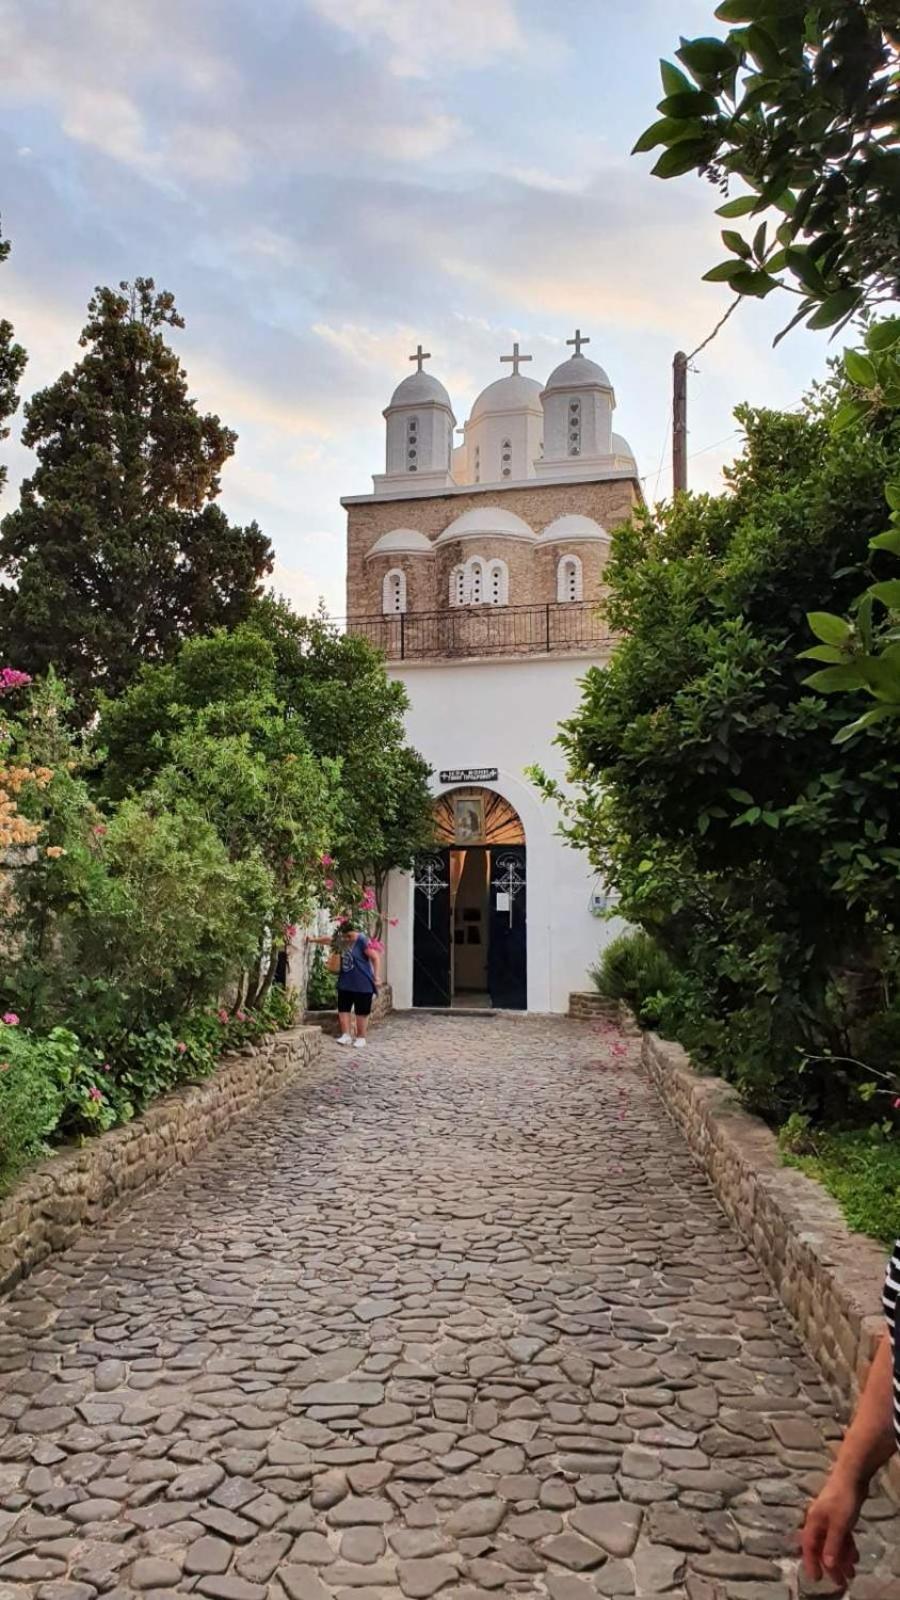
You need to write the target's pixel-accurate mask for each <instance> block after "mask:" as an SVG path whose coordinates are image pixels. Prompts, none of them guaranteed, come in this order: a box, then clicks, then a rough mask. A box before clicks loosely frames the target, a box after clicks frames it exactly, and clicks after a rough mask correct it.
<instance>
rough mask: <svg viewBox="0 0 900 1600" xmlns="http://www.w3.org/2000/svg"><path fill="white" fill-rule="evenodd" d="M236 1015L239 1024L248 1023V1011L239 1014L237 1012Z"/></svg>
mask: <svg viewBox="0 0 900 1600" xmlns="http://www.w3.org/2000/svg"><path fill="white" fill-rule="evenodd" d="M235 1015H236V1017H237V1019H238V1022H246V1021H247V1013H246V1011H237V1012H235Z"/></svg>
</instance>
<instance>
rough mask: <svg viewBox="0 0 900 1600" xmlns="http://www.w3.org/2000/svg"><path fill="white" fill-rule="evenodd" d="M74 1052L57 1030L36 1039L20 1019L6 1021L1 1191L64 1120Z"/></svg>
mask: <svg viewBox="0 0 900 1600" xmlns="http://www.w3.org/2000/svg"><path fill="white" fill-rule="evenodd" d="M7 1015H8V1016H9V1017H13V1016H14V1015H15V1013H12V1012H9V1013H7ZM60 1031H61V1030H60ZM68 1053H69V1052H68V1050H67V1046H66V1044H65V1043H64V1042H63V1041H62V1040H59V1039H57V1038H55V1037H54V1035H50V1036H49V1037H48V1038H47V1039H42V1040H38V1041H35V1040H33V1039H32V1038H31V1037H30V1035H29V1034H28V1033H27V1032H26V1031H25V1029H24V1028H20V1027H19V1026H18V1024H17V1022H7V1023H4V1024H0V1192H2V1190H4V1189H6V1188H8V1187H9V1185H10V1183H11V1182H12V1181H13V1179H14V1178H15V1177H16V1176H17V1175H18V1173H19V1172H20V1171H21V1169H22V1167H23V1166H25V1164H26V1163H27V1162H28V1161H30V1160H31V1159H32V1158H33V1157H34V1156H36V1155H37V1154H38V1153H39V1152H40V1151H41V1149H42V1148H43V1146H44V1144H45V1142H46V1140H47V1139H48V1137H49V1136H50V1134H51V1133H52V1132H53V1130H54V1128H55V1127H56V1126H57V1123H58V1122H59V1118H60V1116H61V1114H62V1110H63V1106H64V1104H65V1091H64V1086H63V1079H64V1067H65V1061H66V1057H67V1055H68Z"/></svg>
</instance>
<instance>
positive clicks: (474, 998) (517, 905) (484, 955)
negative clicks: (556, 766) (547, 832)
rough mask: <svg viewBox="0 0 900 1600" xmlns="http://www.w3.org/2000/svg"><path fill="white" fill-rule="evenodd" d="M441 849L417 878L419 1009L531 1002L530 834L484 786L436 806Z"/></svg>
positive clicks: (450, 794)
mask: <svg viewBox="0 0 900 1600" xmlns="http://www.w3.org/2000/svg"><path fill="white" fill-rule="evenodd" d="M435 833H436V840H435V844H436V848H435V849H434V850H432V851H431V852H430V853H429V854H427V855H424V856H421V857H420V858H419V859H418V861H417V863H416V871H415V875H414V889H415V893H414V934H413V1005H414V1006H428V1007H435V1006H448V1007H450V1008H452V1009H454V1010H461V1011H483V1010H491V1009H507V1008H510V1009H517V1010H524V1009H525V1006H526V1004H527V970H526V969H527V958H526V862H525V857H526V850H525V833H524V829H523V827H522V823H521V820H520V818H519V815H518V813H517V812H516V811H515V809H514V808H513V807H512V806H511V805H510V804H509V802H508V801H507V800H505V799H503V797H502V796H501V795H498V794H496V793H495V792H494V791H493V790H489V789H484V788H457V789H452V790H449V791H447V793H445V794H443V795H441V796H440V797H439V799H438V800H437V801H436V802H435Z"/></svg>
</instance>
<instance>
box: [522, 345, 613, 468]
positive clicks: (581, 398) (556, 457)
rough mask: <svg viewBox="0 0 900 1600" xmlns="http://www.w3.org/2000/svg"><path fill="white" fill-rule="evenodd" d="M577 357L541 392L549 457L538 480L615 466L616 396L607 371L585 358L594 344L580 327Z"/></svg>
mask: <svg viewBox="0 0 900 1600" xmlns="http://www.w3.org/2000/svg"><path fill="white" fill-rule="evenodd" d="M566 342H567V343H568V344H569V345H572V346H574V349H575V354H574V355H572V356H570V357H569V359H568V360H567V361H563V362H561V363H560V365H559V366H558V367H557V368H556V369H555V370H554V371H553V372H551V374H550V377H549V378H548V379H547V382H546V384H545V385H544V388H543V389H542V391H541V405H542V407H543V411H544V453H543V456H542V457H541V460H540V461H539V462H538V463H537V465H536V468H535V471H536V474H537V476H538V477H544V476H547V475H552V476H554V477H559V476H560V475H562V476H563V477H571V476H579V475H581V476H583V475H584V473H585V471H595V470H597V469H598V468H606V467H608V466H612V465H613V459H612V458H613V446H612V414H613V411H614V410H615V405H616V397H615V394H614V393H613V386H612V384H611V383H610V381H609V378H608V376H607V374H606V373H605V372H604V370H603V368H602V367H600V366H598V365H597V362H596V361H591V360H590V359H589V357H588V356H586V355H584V353H583V351H582V345H586V344H590V342H591V341H590V339H588V338H587V337H586V336H585V335H584V334H583V333H582V331H581V329H580V328H576V330H575V337H574V339H569V340H567V341H566Z"/></svg>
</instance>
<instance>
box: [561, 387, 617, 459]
mask: <svg viewBox="0 0 900 1600" xmlns="http://www.w3.org/2000/svg"><path fill="white" fill-rule="evenodd" d="M570 400H580V401H581V458H580V459H581V460H583V461H593V460H596V458H597V457H598V456H599V457H604V458H607V457H609V456H610V454H611V452H612V399H611V397H610V395H609V394H608V393H607V392H606V391H604V390H602V389H552V390H550V391H548V392H546V393H545V398H544V460H545V461H548V462H550V461H567V460H576V461H577V460H578V459H579V457H577V456H575V457H570V456H569V401H570Z"/></svg>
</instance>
